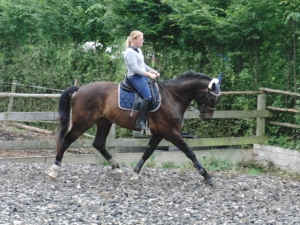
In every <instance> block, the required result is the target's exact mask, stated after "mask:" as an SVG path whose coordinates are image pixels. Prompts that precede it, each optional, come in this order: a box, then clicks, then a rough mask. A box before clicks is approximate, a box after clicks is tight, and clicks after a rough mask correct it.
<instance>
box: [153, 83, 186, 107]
mask: <svg viewBox="0 0 300 225" xmlns="http://www.w3.org/2000/svg"><path fill="white" fill-rule="evenodd" d="M156 81H157V84H158V85H160V86H161V87H163V88H166V89H167V90H168V91H170V92H171V93H172V94H173V95H176V96H177V97H178V98H180V99H182V100H183V101H185V102H187V103H188V104H191V102H189V101H188V100H186V99H184V98H183V97H181V96H180V95H178V94H177V93H175V92H174V91H172V90H170V89H169V88H167V87H166V86H164V85H162V84H161V82H159V80H158V79H157V80H156Z"/></svg>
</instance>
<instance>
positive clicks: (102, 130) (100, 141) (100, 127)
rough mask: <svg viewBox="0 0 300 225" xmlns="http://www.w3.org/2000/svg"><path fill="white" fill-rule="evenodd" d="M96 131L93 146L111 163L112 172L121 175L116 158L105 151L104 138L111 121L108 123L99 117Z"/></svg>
mask: <svg viewBox="0 0 300 225" xmlns="http://www.w3.org/2000/svg"><path fill="white" fill-rule="evenodd" d="M96 124H97V133H96V137H95V139H94V142H93V146H94V148H96V149H97V150H98V151H99V152H100V153H101V155H102V156H103V157H104V158H105V159H106V160H107V161H108V162H109V164H110V165H111V167H112V169H113V171H114V173H115V174H116V175H117V176H119V177H123V174H124V173H123V171H122V170H121V169H120V166H119V164H118V163H117V161H116V160H114V158H113V157H112V156H111V154H110V153H109V152H108V151H107V149H106V147H105V144H106V138H107V136H108V134H109V130H110V128H111V126H112V123H110V122H109V121H108V120H106V119H104V118H101V119H100V120H98V121H97V123H96Z"/></svg>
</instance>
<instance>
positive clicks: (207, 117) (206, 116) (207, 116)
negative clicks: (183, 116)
mask: <svg viewBox="0 0 300 225" xmlns="http://www.w3.org/2000/svg"><path fill="white" fill-rule="evenodd" d="M199 117H200V118H201V119H203V120H210V119H211V118H212V117H213V112H212V113H207V112H200V115H199Z"/></svg>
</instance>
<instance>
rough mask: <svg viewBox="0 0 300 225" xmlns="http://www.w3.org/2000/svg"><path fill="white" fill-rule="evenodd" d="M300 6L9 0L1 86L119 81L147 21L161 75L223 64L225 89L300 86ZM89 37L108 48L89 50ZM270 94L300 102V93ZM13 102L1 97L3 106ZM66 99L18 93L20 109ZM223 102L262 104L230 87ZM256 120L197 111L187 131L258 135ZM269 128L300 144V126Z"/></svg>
mask: <svg viewBox="0 0 300 225" xmlns="http://www.w3.org/2000/svg"><path fill="white" fill-rule="evenodd" d="M299 7H300V4H299V0H280V1H277V2H274V1H272V0H252V1H248V0H231V1H220V0H213V1H211V0H189V1H187V0H182V1H175V0H162V1H159V0H148V1H145V0H139V1H132V0H129V1H128V0H119V1H112V0H85V1H83V0H60V1H58V0H27V1H22V0H2V1H1V2H0V17H1V20H0V35H1V40H0V50H1V51H0V91H4V92H8V91H10V85H9V84H11V83H12V82H13V80H16V81H17V83H19V84H22V85H24V86H22V87H21V86H18V87H17V91H18V92H24V93H25V92H26V93H32V92H34V93H42V92H43V93H54V92H55V93H59V92H60V90H64V89H65V88H66V87H68V86H70V85H72V84H73V83H74V80H75V79H78V81H79V85H84V84H87V83H90V82H93V81H98V80H104V81H114V82H119V81H120V80H122V79H123V76H124V74H125V73H126V68H125V67H124V62H123V56H122V52H123V51H124V43H125V40H126V37H127V36H128V35H129V33H130V31H132V30H136V29H137V30H141V31H143V32H144V34H145V38H146V42H145V44H144V47H143V52H144V54H145V60H146V62H147V64H149V65H151V66H153V67H155V68H156V69H158V70H159V71H161V75H162V76H161V78H160V79H161V80H167V79H170V78H173V77H174V76H177V75H179V74H181V73H183V72H185V71H187V70H190V69H193V70H195V71H199V72H204V73H206V74H208V75H210V76H213V77H216V76H217V75H218V74H219V73H220V72H222V73H223V74H224V82H223V84H222V91H238V90H239V91H251V90H252V91H253V90H254V91H256V90H258V88H259V87H268V88H273V89H280V90H286V91H294V92H299V84H300V81H299V75H298V73H299V69H300V68H299V63H298V58H299V47H298V46H299V40H300V39H299V34H300V30H299V22H300V14H299V11H300V8H299ZM86 41H93V42H97V43H101V47H97V49H96V51H90V52H85V51H83V48H82V44H84V43H85V42H86ZM108 47H109V48H108ZM31 86H41V87H45V88H48V89H47V90H42V89H34V90H33V89H32V88H31ZM51 89H55V91H54V90H51ZM57 90H59V91H57ZM267 100H268V105H272V106H277V107H282V108H284V107H286V108H296V107H299V103H298V102H297V101H299V99H297V98H291V99H288V98H286V97H274V96H270V97H269V96H268V99H267ZM7 102H8V99H4V100H3V101H1V103H0V107H1V110H0V111H5V110H6V108H7ZM56 104H57V102H56V101H51V100H50V102H48V101H45V100H34V101H33V100H29V99H26V100H21V99H18V100H17V101H16V102H15V104H14V106H15V108H14V109H15V110H16V111H27V110H30V109H32V108H33V107H37V108H36V109H35V111H42V110H46V109H51V110H53V109H55V107H56ZM217 108H218V109H220V110H251V109H255V108H256V98H255V97H253V96H245V95H243V96H221V97H220V98H219V104H218V105H217ZM272 120H276V121H280V122H286V123H296V124H299V114H295V115H290V114H287V113H274V114H273V117H272ZM254 127H255V121H254V120H234V119H230V120H220V121H213V122H211V123H206V122H204V121H200V122H199V120H197V121H196V120H194V121H188V122H186V126H185V127H184V130H185V131H187V132H190V133H193V134H196V135H198V136H200V137H205V136H209V137H214V136H244V135H254V132H255V131H254ZM204 130H205V132H204ZM266 132H267V135H268V136H269V137H271V138H270V143H272V144H274V145H279V146H282V145H285V146H287V145H289V146H287V147H293V148H296V149H299V145H300V144H299V129H291V128H284V127H280V128H279V127H274V126H267V131H266ZM124 135H127V131H121V133H120V136H124Z"/></svg>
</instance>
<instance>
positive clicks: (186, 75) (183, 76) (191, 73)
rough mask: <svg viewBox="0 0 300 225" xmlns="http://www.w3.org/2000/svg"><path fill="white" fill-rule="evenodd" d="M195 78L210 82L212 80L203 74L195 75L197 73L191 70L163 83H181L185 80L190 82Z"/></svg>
mask: <svg viewBox="0 0 300 225" xmlns="http://www.w3.org/2000/svg"><path fill="white" fill-rule="evenodd" d="M195 77H197V78H199V79H201V78H204V79H207V80H211V79H212V78H211V77H210V76H208V75H205V74H203V73H197V72H195V71H193V70H189V71H187V72H185V73H183V74H181V75H179V76H178V77H176V78H174V79H172V80H166V81H164V83H174V82H178V81H179V82H183V81H185V80H190V79H191V78H195Z"/></svg>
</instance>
